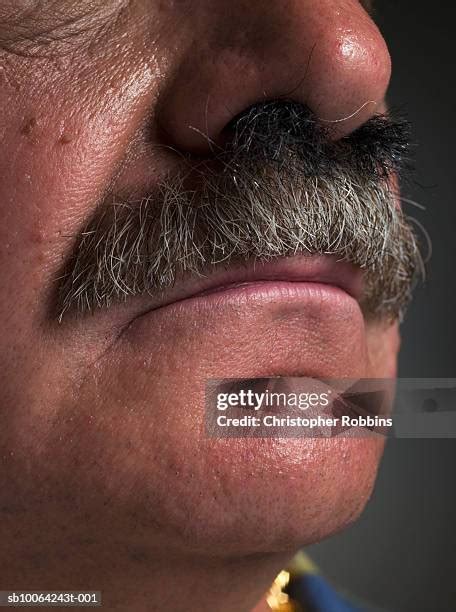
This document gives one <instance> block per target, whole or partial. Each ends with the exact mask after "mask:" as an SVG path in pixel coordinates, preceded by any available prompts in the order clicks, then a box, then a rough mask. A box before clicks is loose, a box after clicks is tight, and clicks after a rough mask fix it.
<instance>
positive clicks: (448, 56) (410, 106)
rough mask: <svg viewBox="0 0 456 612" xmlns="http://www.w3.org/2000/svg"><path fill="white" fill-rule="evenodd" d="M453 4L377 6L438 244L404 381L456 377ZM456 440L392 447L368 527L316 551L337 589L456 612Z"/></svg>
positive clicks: (414, 317)
mask: <svg viewBox="0 0 456 612" xmlns="http://www.w3.org/2000/svg"><path fill="white" fill-rule="evenodd" d="M454 12H455V11H454V8H453V2H452V0H446V1H443V2H429V0H428V1H426V2H425V1H424V0H423V1H418V0H377V10H376V21H377V23H378V24H379V26H380V28H381V30H382V31H383V33H384V35H385V38H386V40H387V41H388V43H389V46H390V51H391V55H392V58H393V80H392V83H391V89H390V94H389V103H390V105H391V106H392V107H393V108H397V109H399V110H402V111H405V112H406V113H407V115H408V116H409V118H410V119H411V121H412V122H413V125H414V140H415V141H416V143H417V145H418V147H417V149H416V172H415V176H414V180H413V181H412V182H411V184H409V185H406V186H405V187H404V195H406V196H407V197H410V198H412V199H414V200H416V201H418V202H420V203H421V204H424V205H426V207H427V210H426V212H424V213H423V212H420V211H419V210H414V208H413V207H411V206H409V205H406V210H407V212H408V214H411V215H413V216H415V217H417V218H418V219H419V220H420V221H421V222H422V223H424V224H425V226H426V228H427V230H428V232H429V234H430V236H431V238H432V242H433V256H432V261H431V264H430V267H429V272H428V280H427V283H426V285H425V287H424V288H422V289H421V290H419V291H418V292H417V295H416V298H415V301H414V303H413V305H412V307H411V309H410V312H409V315H408V318H407V320H406V322H405V324H404V325H403V349H402V355H401V361H400V375H401V376H409V377H455V376H456V360H455V342H454V341H455V339H456V316H455V315H456V277H455V274H454V271H453V266H454V262H456V236H455V235H454V234H455V229H456V197H455V195H456V167H455V163H454V162H455V154H454V151H455V141H456V127H455V117H456V113H455V111H456V92H455V82H456V67H455V61H454V60H455V46H456V41H455V35H454V34H455V30H454V28H455V16H454ZM455 523H456V440H405V439H402V440H390V441H389V442H388V445H387V450H386V453H385V457H384V461H383V463H382V466H381V469H380V474H379V479H378V483H377V487H376V490H375V493H374V496H373V498H372V500H371V502H370V504H369V505H368V507H367V509H366V512H365V514H364V515H363V517H362V518H361V520H360V521H359V522H358V523H357V524H356V525H355V526H353V527H352V528H350V529H349V530H347V531H346V532H344V533H343V534H341V535H339V536H336V537H334V538H332V539H330V540H328V541H326V542H322V543H321V544H318V545H316V546H313V547H311V548H310V549H309V552H310V553H311V555H312V556H313V558H314V559H315V560H316V561H317V562H318V563H319V564H320V566H321V567H322V569H323V571H324V572H325V573H326V575H327V576H329V577H330V578H332V579H333V581H334V582H335V583H336V584H338V585H340V586H342V587H344V588H348V589H350V590H351V591H353V592H354V593H356V594H357V595H360V596H361V597H364V598H365V599H367V600H368V601H372V602H373V603H375V604H377V605H378V606H379V608H380V609H383V608H384V609H386V610H390V611H393V612H396V611H397V612H449V611H452V612H453V611H456V525H455Z"/></svg>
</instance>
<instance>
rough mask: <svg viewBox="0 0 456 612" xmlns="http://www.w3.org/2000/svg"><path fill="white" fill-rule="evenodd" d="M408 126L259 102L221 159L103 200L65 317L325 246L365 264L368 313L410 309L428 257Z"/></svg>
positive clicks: (81, 247) (87, 233) (62, 297)
mask: <svg viewBox="0 0 456 612" xmlns="http://www.w3.org/2000/svg"><path fill="white" fill-rule="evenodd" d="M409 131H410V130H409V124H408V123H407V122H405V121H403V120H394V119H392V118H391V117H390V116H387V115H376V116H374V117H372V118H371V119H369V120H368V121H367V122H366V123H365V124H364V125H362V126H361V127H360V128H358V129H357V130H356V131H354V132H353V133H351V134H350V135H348V136H346V137H344V138H342V139H340V140H332V139H331V134H330V130H329V129H328V128H327V127H325V126H324V125H322V123H321V122H320V121H319V120H318V119H317V118H316V116H315V115H314V114H313V113H312V112H311V111H309V109H307V108H306V107H305V106H302V105H300V104H298V103H296V102H291V101H271V102H264V103H261V104H256V105H254V106H252V107H250V108H249V109H247V111H245V112H244V113H242V114H241V115H239V116H238V117H236V118H235V119H234V120H233V121H232V122H231V123H230V125H229V126H228V128H227V129H226V136H227V140H226V144H225V145H224V146H223V147H214V148H213V155H212V157H211V159H208V160H206V161H203V162H200V163H199V164H198V165H197V166H195V170H194V172H192V173H191V180H189V174H188V171H187V172H186V173H185V174H184V173H176V174H174V175H172V176H168V177H166V179H165V180H163V181H162V182H161V183H160V184H159V185H157V187H156V188H155V190H154V192H153V193H150V194H149V195H148V196H147V197H145V198H142V199H141V200H139V201H128V200H127V201H116V200H113V201H112V202H110V203H109V204H104V205H103V206H102V207H100V208H99V209H97V210H96V211H95V213H94V215H93V216H92V217H91V219H90V220H89V221H88V223H87V224H86V226H85V227H84V228H83V229H82V231H81V233H80V234H79V236H78V237H77V239H76V242H75V246H74V249H73V252H72V254H71V256H70V257H69V259H68V261H67V263H66V264H65V266H64V269H63V271H62V274H61V275H60V278H59V285H58V291H57V296H58V297H57V302H58V307H57V311H58V318H59V320H60V321H61V320H62V318H63V316H64V315H65V314H66V313H67V312H70V311H75V312H80V313H86V312H90V311H94V310H95V309H97V308H108V307H110V306H111V305H112V304H114V303H116V302H118V301H122V300H126V299H128V297H129V296H135V295H140V294H147V293H148V294H151V295H157V294H159V293H161V292H164V291H166V289H167V288H169V287H171V286H173V285H174V284H175V283H176V282H178V281H179V280H180V279H183V278H185V277H186V276H188V275H208V274H210V273H211V271H213V270H214V269H215V267H216V266H221V265H224V266H226V265H229V264H230V263H235V262H236V263H239V262H247V261H248V262H250V261H261V262H265V261H269V260H271V259H274V258H277V257H289V256H293V255H297V254H300V255H302V254H304V255H305V254H308V255H309V256H311V255H314V254H326V255H333V256H336V257H337V258H338V259H340V260H343V261H347V262H350V263H352V264H354V265H356V266H358V267H359V268H361V269H362V270H363V271H364V272H365V275H364V278H365V283H364V285H365V286H364V291H363V297H362V301H361V307H362V309H363V312H364V314H365V316H367V317H374V318H387V319H391V320H395V319H397V318H401V317H402V316H403V314H404V312H405V309H406V306H407V304H408V302H409V301H410V298H411V295H412V290H413V287H414V285H415V284H416V281H417V279H418V278H419V277H420V275H421V274H423V260H422V257H421V254H420V249H419V245H418V240H417V237H416V235H415V233H414V229H413V226H412V224H411V222H410V220H409V219H408V218H407V217H406V216H405V214H404V213H403V212H402V210H401V208H400V206H399V205H398V195H397V193H396V188H395V185H396V184H397V176H398V175H399V174H400V173H401V172H402V171H403V170H404V169H407V166H408V162H409V140H410V138H409Z"/></svg>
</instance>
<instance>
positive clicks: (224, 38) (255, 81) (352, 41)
mask: <svg viewBox="0 0 456 612" xmlns="http://www.w3.org/2000/svg"><path fill="white" fill-rule="evenodd" d="M194 6H196V7H197V9H194V10H193V12H191V13H188V14H187V17H186V21H185V26H184V27H187V28H189V29H190V30H191V32H192V33H191V36H189V37H188V41H189V42H188V46H187V47H186V49H185V52H184V53H183V54H182V56H181V60H180V64H179V66H178V67H177V69H176V70H175V71H174V77H173V79H172V80H171V82H170V84H169V85H168V87H167V88H166V89H165V90H164V92H163V93H162V97H161V100H160V101H159V105H158V117H157V119H158V123H159V125H160V126H161V127H162V128H163V132H164V134H165V135H166V138H167V139H168V140H170V141H172V145H173V146H175V147H177V148H178V149H180V150H182V151H187V152H191V153H195V154H202V155H205V154H208V153H210V151H212V150H213V148H212V147H213V145H214V144H220V143H221V142H223V140H224V128H225V127H226V126H227V124H229V122H230V121H231V119H233V117H235V116H236V115H238V114H239V113H241V112H242V111H244V110H245V109H246V108H248V107H249V106H251V105H252V104H255V103H258V102H261V101H265V100H271V99H280V98H286V99H291V100H294V101H297V102H300V103H302V104H304V105H306V106H308V107H309V108H310V109H311V110H312V111H313V112H314V113H315V115H316V116H317V117H318V118H319V119H320V120H321V121H322V122H323V123H327V124H328V126H331V127H332V128H333V130H334V132H333V133H334V135H335V137H342V136H344V135H346V134H347V133H349V132H351V131H353V130H354V129H356V128H357V127H359V126H360V125H361V124H363V123H364V122H365V121H366V120H367V119H368V118H369V117H370V116H372V115H373V114H375V113H377V112H379V111H381V110H382V104H383V100H384V97H385V93H386V89H387V87H388V83H389V79H390V73H391V63H390V56H389V53H388V49H387V46H386V43H385V41H384V39H383V37H382V35H381V34H380V32H379V30H378V29H377V27H376V25H375V24H374V22H373V21H372V19H371V18H370V16H369V15H368V13H367V12H366V11H365V9H364V8H363V6H362V4H361V3H360V2H359V0H282V1H281V2H277V1H275V0H267V1H265V0H230V1H229V2H225V1H224V0H222V1H215V0H200V1H199V2H197V3H196V5H194ZM180 23H182V21H181V22H180Z"/></svg>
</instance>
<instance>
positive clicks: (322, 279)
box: [156, 255, 364, 308]
mask: <svg viewBox="0 0 456 612" xmlns="http://www.w3.org/2000/svg"><path fill="white" fill-rule="evenodd" d="M363 276H364V274H363V271H362V270H361V269H360V268H357V267H356V266H354V265H353V264H351V263H349V262H346V261H341V260H338V259H337V258H336V257H334V256H329V255H296V256H292V257H285V258H284V257H281V258H276V259H273V260H270V261H267V262H259V261H255V262H246V263H243V264H231V265H230V266H229V267H228V268H222V267H221V266H217V267H215V268H214V269H213V270H212V271H210V272H208V274H207V275H204V276H199V277H192V278H191V279H190V278H189V279H188V280H183V281H182V282H179V283H176V284H175V286H174V287H172V288H171V289H169V290H167V291H166V292H165V293H164V294H163V295H162V299H160V300H159V303H158V304H157V305H156V308H159V307H162V306H166V305H169V304H171V303H173V302H178V301H181V300H184V299H189V298H195V297H199V296H203V295H205V294H209V293H214V292H217V291H223V290H226V289H229V288H232V287H235V286H239V285H242V284H251V283H256V282H261V281H263V282H267V281H270V282H273V281H277V282H296V283H298V282H302V283H305V282H308V283H320V284H327V285H330V286H333V287H338V288H340V289H342V290H343V291H345V292H346V293H348V294H349V295H350V296H352V297H353V298H355V299H356V300H357V301H358V302H359V301H360V299H361V296H362V291H363Z"/></svg>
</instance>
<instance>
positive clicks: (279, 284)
mask: <svg viewBox="0 0 456 612" xmlns="http://www.w3.org/2000/svg"><path fill="white" fill-rule="evenodd" d="M312 299H314V300H315V299H317V300H321V299H324V300H325V301H333V302H334V308H340V307H342V306H343V302H345V301H347V300H348V301H349V302H351V303H353V302H356V300H355V298H354V297H352V296H351V295H350V294H348V293H347V292H346V291H345V290H344V289H342V288H341V287H338V286H336V285H331V284H328V283H321V282H313V281H278V280H259V281H248V282H243V283H233V284H229V285H224V286H218V287H213V288H211V289H207V290H205V291H201V292H199V293H196V294H193V295H191V296H189V297H185V298H183V299H181V300H176V301H175V302H171V303H168V304H165V305H164V306H161V307H160V308H158V309H157V311H159V310H165V309H170V308H178V309H179V310H181V309H187V308H194V307H197V308H198V309H200V308H204V307H208V308H217V307H218V308H223V307H224V306H229V305H230V304H231V305H241V304H244V305H246V306H247V305H248V303H252V304H256V305H260V304H261V302H264V303H265V305H266V304H267V303H270V302H271V301H273V302H275V303H277V302H280V301H284V302H290V301H293V302H299V301H300V300H302V304H303V307H304V306H305V303H306V302H308V301H309V300H312ZM356 303H357V302H356ZM146 314H147V313H146Z"/></svg>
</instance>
